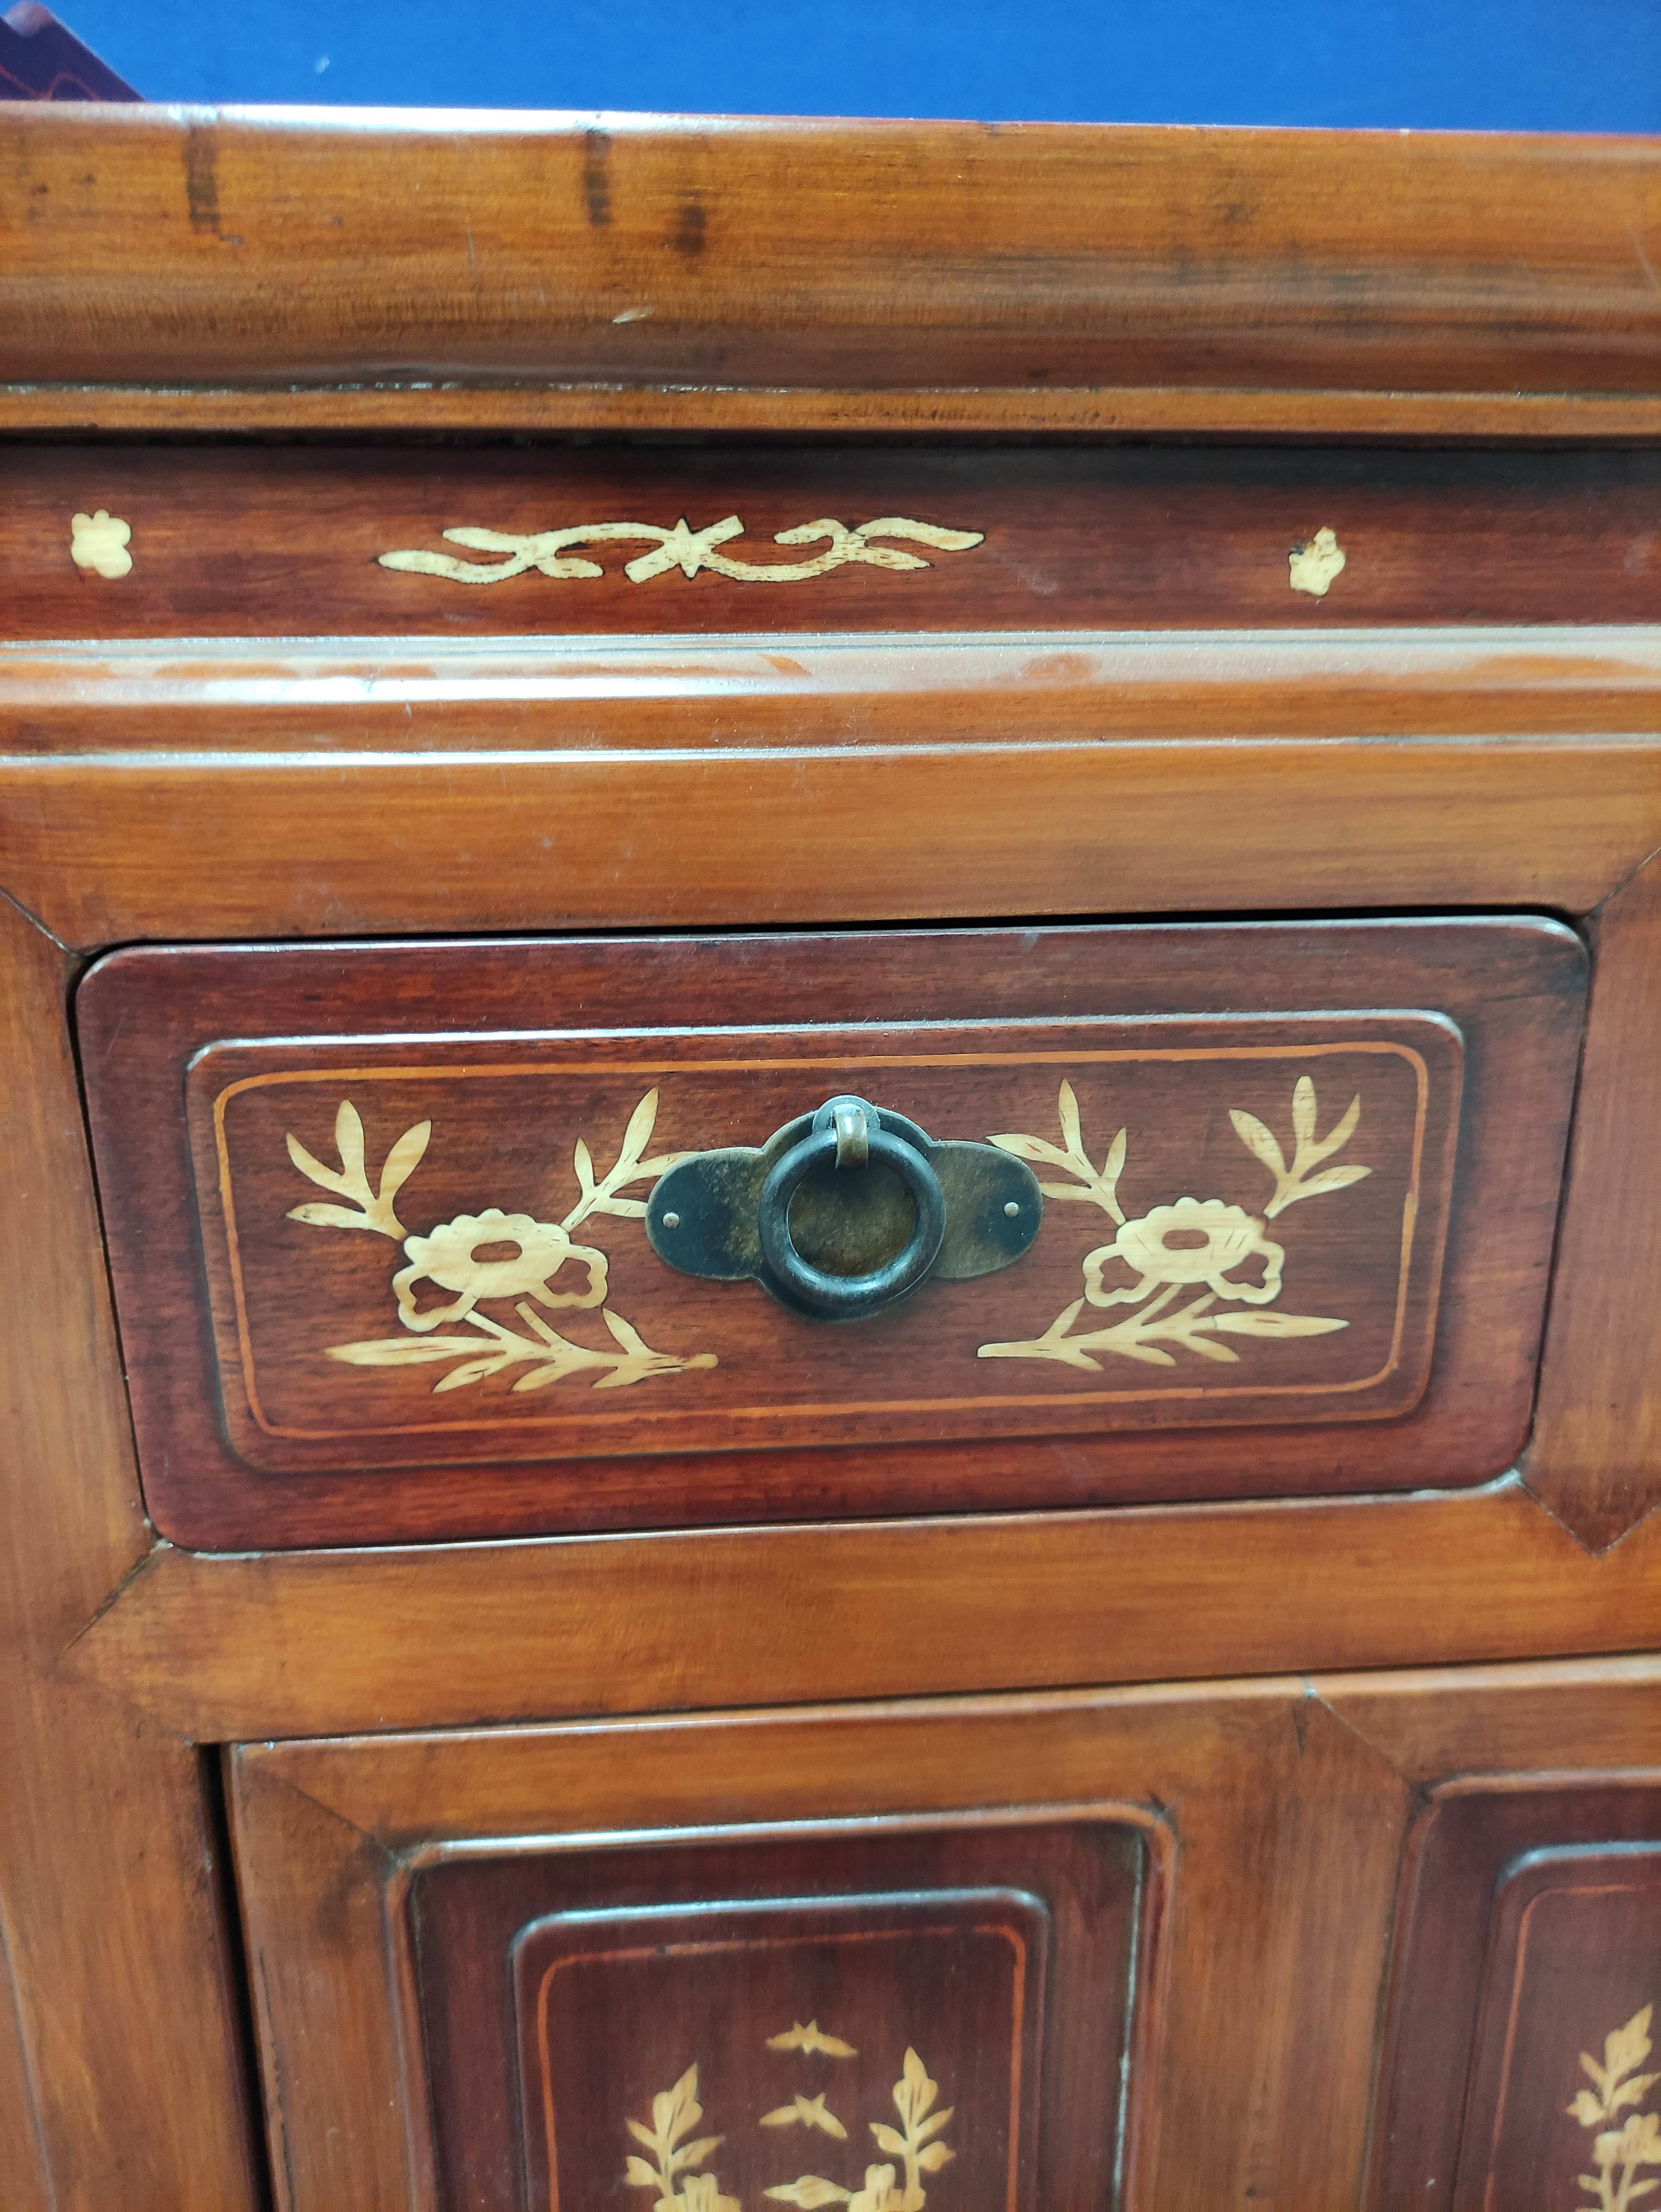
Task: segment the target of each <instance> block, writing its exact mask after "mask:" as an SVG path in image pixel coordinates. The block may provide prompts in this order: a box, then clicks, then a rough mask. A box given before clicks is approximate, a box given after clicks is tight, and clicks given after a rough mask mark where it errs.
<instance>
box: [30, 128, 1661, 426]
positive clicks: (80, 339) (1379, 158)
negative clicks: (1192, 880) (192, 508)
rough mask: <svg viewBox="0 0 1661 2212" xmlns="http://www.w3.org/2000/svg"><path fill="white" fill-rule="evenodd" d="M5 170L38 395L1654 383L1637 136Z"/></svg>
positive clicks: (409, 158)
mask: <svg viewBox="0 0 1661 2212" xmlns="http://www.w3.org/2000/svg"><path fill="white" fill-rule="evenodd" d="M4 144H5V156H4V160H3V163H0V170H3V173H4V175H5V176H6V178H7V179H8V183H7V186H6V192H5V197H4V200H3V202H0V206H3V209H4V212H5V214H6V216H7V217H8V218H9V232H10V240H11V244H10V251H9V255H8V261H7V270H6V276H5V281H4V285H3V289H0V306H3V319H0V328H3V331H4V340H3V344H0V374H4V375H5V376H6V378H7V379H8V380H13V381H17V380H27V381H33V380H43V379H44V380H72V381H76V382H89V381H90V382H99V381H102V382H127V383H134V382H138V383H142V382H145V381H155V380H160V381H165V382H169V383H175V382H183V383H186V384H192V383H203V382H206V383H217V382H222V381H226V380H230V381H234V382H238V383H244V384H254V385H258V384H262V383H275V384H279V385H280V384H287V383H290V382H295V381H298V382H306V381H307V380H322V381H328V382H337V383H338V382H346V383H351V382H354V381H358V380H367V381H369V382H374V381H376V380H380V379H382V378H386V377H392V378H394V379H396V378H398V377H399V376H400V375H402V376H404V377H405V378H411V377H419V378H423V379H428V380H433V381H435V382H440V383H445V382H452V381H459V382H470V381H484V382H489V381H491V380H532V381H552V382H566V383H569V382H572V381H581V382H593V383H594V384H597V385H602V386H605V385H619V384H620V385H625V386H646V385H656V386H689V385H690V386H711V385H715V386H729V387H730V386H739V387H743V386H780V385H788V386H808V387H814V388H820V389H826V388H829V389H837V388H841V389H846V388H849V387H850V386H851V387H866V388H870V387H873V386H885V387H888V388H890V389H893V388H900V389H902V390H904V389H907V388H911V389H916V388H917V387H920V386H923V387H934V388H939V387H952V386H977V387H983V388H984V387H1005V388H1013V389H1016V390H1020V391H1025V390H1029V389H1031V387H1032V386H1035V385H1036V386H1050V385H1053V386H1063V387H1070V388H1074V389H1077V388H1079V387H1081V386H1084V387H1092V390H1093V391H1094V392H1097V393H1099V392H1100V389H1101V388H1102V387H1104V386H1109V387H1110V386H1116V385H1127V384H1128V385H1131V386H1150V385H1153V386H1177V387H1182V386H1211V387H1216V386H1238V387H1247V388H1255V389H1256V390H1259V391H1261V390H1262V389H1264V388H1268V389H1270V390H1285V389H1287V388H1288V387H1290V388H1293V389H1297V390H1299V391H1303V392H1321V391H1329V390H1333V389H1338V390H1350V391H1353V390H1355V389H1356V388H1358V387H1360V388H1363V389H1367V390H1371V391H1373V392H1402V391H1404V390H1405V391H1407V392H1418V391H1427V392H1482V393H1495V392H1515V393H1522V394H1527V393H1534V392H1553V393H1557V392H1569V391H1573V392H1608V393H1634V394H1653V393H1654V392H1656V390H1657V388H1658V378H1657V371H1656V368H1655V362H1656V359H1657V352H1656V347H1655V336H1656V331H1657V329H1658V316H1661V299H1658V294H1657V291H1656V289H1655V285H1654V283H1653V279H1652V274H1651V267H1650V264H1651V262H1652V260H1653V258H1654V255H1653V251H1652V250H1651V251H1650V252H1649V253H1648V256H1647V258H1646V244H1645V241H1646V240H1648V241H1649V242H1650V247H1651V249H1652V248H1653V242H1654V236H1655V228H1656V223H1657V208H1658V194H1661V182H1658V179H1661V156H1658V154H1657V151H1656V149H1655V147H1654V146H1653V145H1652V143H1649V142H1646V141H1644V140H1641V139H1640V140H1624V141H1623V140H1597V139H1585V138H1581V139H1573V138H1568V139H1548V138H1532V139H1530V138H1503V137H1481V136H1474V135H1459V134H1452V135H1447V136H1443V135H1439V134H1434V133H1427V134H1423V135H1420V134H1414V135H1411V136H1409V135H1405V134H1402V135H1398V134H1395V133H1389V134H1386V133H1383V132H1380V133H1378V134H1376V135H1369V134H1365V133H1326V132H1318V131H1312V132H1305V131H1216V130H1211V131H1175V130H1165V131H1161V130H1147V129H1121V130H1103V129H1094V128H1076V127H1056V126H1043V127H1025V128H1010V127H1008V126H989V125H962V124H921V125H919V124H904V123H902V124H883V123H877V124H871V123H791V122H778V121H765V120H757V121H733V120H721V119H713V118H702V119H701V118H678V119H664V118H575V117H570V116H537V117H528V116H516V117H513V118H501V117H494V116H487V115H459V114H451V115H446V116H443V117H441V118H435V117H417V118H406V119H403V120H401V121H399V122H398V123H393V122H391V121H390V120H389V119H388V118H386V117H385V116H380V117H377V118H376V122H375V127H374V129H373V130H366V129H365V128H363V127H362V118H361V117H360V116H356V115H355V114H354V112H352V111H351V110H350V109H329V110H319V111H317V112H313V113H310V114H307V113H301V114H295V113H293V112H289V113H287V114H280V115H279V114H261V113H259V112H258V111H243V112H233V113H229V114H226V113H222V112H214V111H211V110H204V111H199V112H185V111H179V110H172V109H161V108H155V109H149V110H138V111H134V110H131V109H127V110H123V111H121V112H113V111H109V110H105V111H102V112H96V111H94V112H78V113H77V112H70V111H69V110H66V109H61V108H60V109H58V111H56V112H50V113H44V114H43V113H40V112H35V111H33V110H31V111H30V112H27V113H26V114H22V115H21V116H19V115H14V116H9V117H7V118H5V140H4ZM392 269H395V270H397V271H398V272H399V274H398V281H397V283H388V282H387V281H386V276H387V271H388V270H392ZM115 280H119V283H118V282H116V281H115Z"/></svg>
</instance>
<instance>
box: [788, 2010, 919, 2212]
mask: <svg viewBox="0 0 1661 2212" xmlns="http://www.w3.org/2000/svg"><path fill="white" fill-rule="evenodd" d="M939 2095H940V2084H939V2082H937V2081H930V2080H929V2078H928V2068H927V2067H926V2066H925V2065H924V2064H923V2063H922V2059H921V2058H919V2057H918V2056H917V2054H916V2051H913V2050H911V2049H910V2048H909V2047H908V2049H907V2051H906V2054H905V2062H904V2067H903V2069H902V2071H901V2075H900V2078H899V2080H898V2081H897V2082H896V2083H895V2084H894V2109H895V2111H896V2112H897V2113H898V2114H899V2117H900V2121H901V2125H900V2126H899V2127H897V2128H895V2127H891V2126H890V2125H889V2124H888V2123H887V2121H885V2120H873V2121H872V2122H871V2124H870V2125H871V2132H872V2134H873V2136H875V2137H876V2139H877V2148H878V2149H879V2150H882V2151H886V2152H887V2153H888V2154H889V2157H890V2158H891V2159H897V2160H899V2161H900V2165H901V2166H903V2167H904V2174H905V2179H904V2184H903V2185H902V2184H901V2183H900V2181H899V2179H898V2170H897V2168H896V2167H895V2166H891V2165H884V2166H867V2168H866V2169H865V2186H864V2187H863V2189H861V2190H858V2191H855V2190H849V2189H844V2188H843V2186H842V2185H841V2184H840V2183H839V2182H835V2181H827V2180H826V2179H824V2175H823V2174H818V2173H804V2174H802V2175H801V2176H800V2178H799V2179H797V2180H795V2181H791V2182H786V2183H784V2184H782V2185H781V2186H779V2187H777V2188H775V2189H770V2190H769V2191H767V2195H768V2196H769V2197H771V2198H772V2199H773V2200H774V2201H775V2202H776V2203H780V2204H794V2205H798V2206H800V2207H801V2208H802V2212H815V2208H817V2207H818V2206H820V2205H824V2204H846V2205H847V2206H848V2207H849V2212H922V2208H923V2206H924V2205H925V2204H926V2203H927V2202H928V2195H927V2192H926V2191H925V2190H924V2188H923V2182H922V2177H923V2176H924V2174H926V2173H938V2172H940V2168H941V2167H942V2166H946V2165H947V2164H948V2163H949V2162H950V2161H951V2160H952V2158H954V2157H955V2156H956V2155H957V2154H956V2153H955V2152H954V2151H953V2150H952V2149H951V2148H950V2147H949V2146H948V2145H947V2144H946V2143H945V2142H942V2141H941V2140H940V2137H941V2136H943V2134H944V2133H945V2130H946V2127H947V2125H948V2124H950V2121H951V2119H952V2110H953V2108H952V2106H950V2105H948V2106H946V2110H945V2111H944V2112H935V2110H934V2101H935V2100H936V2098H937V2097H938V2096H939Z"/></svg>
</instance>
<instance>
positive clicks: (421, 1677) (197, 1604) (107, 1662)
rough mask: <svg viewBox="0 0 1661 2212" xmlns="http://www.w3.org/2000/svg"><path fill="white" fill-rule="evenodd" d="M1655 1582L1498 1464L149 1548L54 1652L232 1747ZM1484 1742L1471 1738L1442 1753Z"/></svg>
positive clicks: (1391, 1616) (963, 1672) (1636, 1627)
mask: <svg viewBox="0 0 1661 2212" xmlns="http://www.w3.org/2000/svg"><path fill="white" fill-rule="evenodd" d="M1658 1576H1661V1517H1657V1516H1651V1517H1650V1519H1649V1520H1648V1521H1646V1522H1645V1523H1644V1524H1643V1525H1642V1526H1640V1527H1639V1528H1635V1529H1634V1531H1633V1532H1632V1534H1630V1535H1629V1536H1628V1537H1627V1538H1626V1539H1625V1541H1623V1542H1621V1543H1620V1544H1618V1545H1615V1546H1614V1547H1612V1548H1611V1549H1610V1550H1609V1551H1608V1552H1607V1553H1603V1554H1601V1555H1593V1554H1592V1553H1588V1552H1587V1550H1586V1549H1585V1547H1584V1546H1583V1545H1581V1544H1580V1543H1579V1542H1578V1541H1576V1540H1575V1538H1574V1537H1573V1536H1572V1535H1570V1534H1569V1533H1568V1531H1567V1529H1566V1528H1564V1527H1563V1525H1562V1523H1561V1522H1560V1521H1558V1520H1557V1519H1555V1517H1554V1516H1553V1515H1551V1514H1550V1513H1549V1512H1548V1511H1547V1510H1546V1509H1545V1508H1544V1507H1543V1506H1542V1505H1541V1504H1540V1503H1539V1502H1538V1500H1537V1499H1536V1498H1532V1497H1531V1496H1530V1494H1529V1492H1527V1490H1526V1489H1524V1486H1523V1485H1522V1484H1521V1482H1520V1481H1518V1480H1516V1479H1515V1478H1512V1480H1508V1481H1505V1482H1501V1483H1498V1484H1495V1485H1493V1486H1490V1487H1489V1488H1488V1489H1485V1490H1482V1491H1476V1492H1455V1493H1454V1494H1453V1495H1451V1496H1449V1495H1446V1494H1438V1493H1431V1494H1429V1495H1425V1496H1418V1497H1401V1498H1335V1499H1299V1500H1296V1501H1292V1500H1270V1501H1267V1502H1264V1503H1262V1504H1238V1505H1219V1504H1213V1505H1189V1506H1181V1507H1171V1506H1150V1507H1135V1506H1133V1507H1114V1508H1110V1509H1107V1510H1101V1511H1096V1512H1091V1511H1083V1510H1081V1511H1075V1512H1072V1513H1068V1514H1066V1515H1052V1516H1045V1515H997V1514H987V1515H963V1516H941V1517H940V1518H938V1519H932V1520H915V1519H914V1520H910V1521H897V1522H896V1521H877V1522H868V1523H859V1522H824V1523H810V1524H808V1525H806V1526H803V1527H794V1528H793V1527H784V1528H733V1529H703V1530H698V1529H691V1530H678V1531H675V1532H672V1533H670V1534H662V1535H636V1536H626V1537H624V1536H612V1537H605V1538H599V1539H596V1538H593V1537H572V1538H551V1539H545V1540H542V1541H521V1542H518V1543H498V1544H481V1545H447V1546H422V1545H412V1546H404V1547H383V1548H379V1549H369V1550H362V1551H355V1550H347V1549H342V1550H338V1551H332V1552H304V1553H289V1554H280V1553H278V1554H271V1553H266V1554H254V1555H249V1554H242V1555H237V1554H231V1555H210V1554H204V1553H188V1552H180V1551H176V1550H174V1549H173V1547H171V1546H170V1545H167V1544H162V1545H160V1546H158V1547H156V1549H155V1551H154V1552H153V1553H152V1554H151V1556H150V1559H149V1562H148V1564H147V1565H146V1566H145V1567H144V1569H143V1571H142V1572H140V1573H139V1574H137V1575H135V1576H134V1577H132V1578H131V1580H130V1581H129V1582H128V1583H127V1584H126V1585H125V1587H124V1588H123V1589H122V1590H121V1591H120V1592H119V1595H116V1596H115V1597H114V1598H113V1601H112V1602H111V1603H110V1604H109V1605H107V1606H106V1607H105V1608H104V1610H103V1611H102V1613H100V1615H99V1617H98V1619H97V1620H95V1621H94V1622H93V1623H91V1624H90V1625H89V1626H88V1628H87V1629H86V1631H85V1632H84V1633H83V1634H82V1636H81V1637H80V1638H78V1639H77V1641H76V1645H75V1647H74V1650H73V1652H72V1654H71V1655H70V1661H69V1664H70V1667H71V1668H72V1671H73V1672H74V1673H75V1674H76V1675H77V1676H81V1677H84V1678H85V1679H88V1680H94V1681H97V1682H100V1683H103V1684H105V1685H106V1686H109V1687H111V1688H113V1689H117V1690H119V1692H120V1693H121V1694H123V1695H125V1697H127V1698H129V1699H131V1701H132V1702H133V1703H134V1704H135V1705H137V1706H138V1707H139V1708H140V1709H141V1710H142V1711H145V1712H147V1713H150V1714H153V1715H155V1717H156V1718H157V1719H159V1720H160V1721H161V1722H162V1723H164V1724H165V1725H167V1727H169V1728H171V1729H174V1730H176V1731H177V1732H179V1733H180V1734H182V1735H190V1736H192V1737H194V1738H195V1739H197V1740H198V1741H209V1742H212V1741H236V1740H239V1739H241V1738H245V1737H250V1736H263V1735H296V1736H297V1735H332V1734H338V1733H344V1732H349V1731H351V1730H356V1729H389V1728H420V1727H423V1726H431V1727H457V1726H465V1725H466V1724H468V1723H472V1722H479V1721H490V1720H531V1719H535V1718H537V1717H539V1716H550V1717H556V1716H564V1715H571V1714H581V1713H596V1712H625V1711H635V1712H640V1711H651V1710H653V1709H654V1707H660V1706H665V1707H676V1708H679V1707H688V1706H697V1705H723V1704H734V1703H739V1702H742V1701H744V1700H745V1699H751V1698H753V1697H754V1694H755V1688H756V1685H757V1683H763V1684H764V1685H765V1686H766V1691H767V1696H768V1698H769V1699H770V1700H775V1699H776V1700H777V1701H778V1702H779V1703H781V1704H790V1703H799V1702H802V1701H804V1700H807V1699H812V1698H815V1697H824V1696H834V1697H848V1698H873V1697H904V1696H921V1695H926V1694H928V1693H931V1692H949V1691H952V1690H964V1691H971V1690H991V1689H1000V1688H1013V1689H1033V1688H1038V1687H1042V1686H1044V1685H1046V1684H1058V1683H1059V1684H1065V1685H1068V1686H1082V1685H1086V1684H1089V1683H1097V1682H1145V1681H1158V1680H1182V1681H1192V1680H1197V1679H1200V1678H1202V1677H1204V1676H1206V1675H1210V1674H1222V1673H1225V1672H1226V1671H1227V1670H1229V1669H1231V1668H1232V1669H1234V1670H1236V1671H1238V1672H1242V1673H1246V1674H1272V1673H1275V1672H1276V1671H1277V1670H1283V1669H1287V1668H1311V1669H1313V1668H1325V1669H1332V1668H1366V1667H1385V1666H1396V1667H1403V1666H1415V1665H1416V1666H1455V1665H1457V1664H1459V1663H1461V1662H1466V1661H1469V1662H1473V1663H1474V1662H1481V1661H1492V1660H1504V1659H1521V1658H1530V1657H1533V1656H1537V1655H1538V1654H1539V1653H1540V1652H1541V1651H1542V1650H1555V1651H1559V1652H1575V1653H1591V1652H1621V1651H1630V1650H1646V1649H1648V1648H1651V1647H1653V1646H1655V1645H1657V1644H1661V1578H1658ZM666 1590H674V1591H677V1592H679V1593H682V1594H683V1601H682V1602H680V1603H678V1604H666V1603H665V1600H664V1593H665V1591H666ZM1034 1591H1037V1592H1040V1593H1042V1601H1041V1602H1038V1603H1035V1602H1034V1599H1033V1592H1034ZM692 1620H697V1621H699V1622H703V1623H708V1624H709V1633H707V1634H706V1633H702V1632H699V1633H693V1632H691V1629H690V1627H689V1622H690V1621H692ZM810 1620H811V1621H812V1624H813V1633H812V1634H811V1635H804V1634H803V1633H802V1630H801V1624H802V1623H803V1622H804V1621H810ZM304 1653H325V1654H326V1655H327V1665H326V1667H323V1666H307V1665H303V1664H300V1663H297V1662H296V1655H299V1654H304ZM1482 1755H1483V1753H1482V1740H1481V1737H1480V1734H1479V1735H1476V1736H1475V1737H1474V1738H1472V1739H1470V1740H1469V1741H1465V1742H1464V1744H1463V1749H1462V1750H1461V1751H1460V1753H1459V1754H1458V1761H1459V1763H1463V1764H1470V1763H1473V1762H1475V1763H1477V1764H1480V1763H1481V1759H1482Z"/></svg>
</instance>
